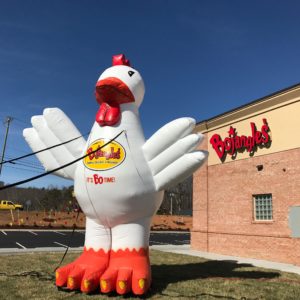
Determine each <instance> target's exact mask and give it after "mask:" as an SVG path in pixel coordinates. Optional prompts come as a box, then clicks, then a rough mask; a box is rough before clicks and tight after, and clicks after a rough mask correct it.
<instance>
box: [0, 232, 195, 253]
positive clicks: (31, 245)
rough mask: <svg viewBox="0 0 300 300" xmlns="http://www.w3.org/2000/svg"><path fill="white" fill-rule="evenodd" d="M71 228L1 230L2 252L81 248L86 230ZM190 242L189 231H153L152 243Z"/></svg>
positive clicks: (0, 251)
mask: <svg viewBox="0 0 300 300" xmlns="http://www.w3.org/2000/svg"><path fill="white" fill-rule="evenodd" d="M71 233H72V231H70V230H64V231H63V230H57V231H56V230H0V253H3V252H7V251H12V250H13V252H14V253H15V252H17V251H18V250H27V249H28V250H33V249H54V250H59V249H62V250H63V249H65V248H66V247H67V246H68V245H69V246H70V247H71V248H80V247H83V245H84V237H85V231H84V230H80V231H77V230H76V231H75V232H74V234H73V237H72V238H71ZM189 243H190V233H189V232H172V231H159V232H151V234H150V245H184V244H189Z"/></svg>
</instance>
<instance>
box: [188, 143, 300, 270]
mask: <svg viewBox="0 0 300 300" xmlns="http://www.w3.org/2000/svg"><path fill="white" fill-rule="evenodd" d="M203 145H204V146H202V149H203V148H204V149H205V148H206V149H207V140H205V141H204V142H203ZM258 151H259V150H258ZM257 165H263V170H262V171H258V170H257V168H256V166H257ZM266 193H272V197H273V221H256V222H255V221H254V217H253V197H252V195H253V194H266ZM293 205H300V149H293V150H289V151H283V152H278V153H275V154H269V155H264V156H259V157H255V156H254V157H251V158H249V159H244V160H239V161H233V162H230V163H226V164H219V165H213V166H207V164H206V165H204V166H203V167H202V168H201V169H200V170H199V171H197V172H196V173H195V174H194V184H193V230H192V235H191V246H192V248H193V249H198V250H202V251H209V252H214V253H221V254H227V255H237V256H244V257H252V258H259V259H267V260H273V261H278V262H286V263H293V264H297V265H300V239H299V238H292V237H291V230H290V228H289V226H288V213H289V207H290V206H293Z"/></svg>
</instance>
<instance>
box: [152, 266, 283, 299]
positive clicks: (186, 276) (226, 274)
mask: <svg viewBox="0 0 300 300" xmlns="http://www.w3.org/2000/svg"><path fill="white" fill-rule="evenodd" d="M251 267H252V268H254V267H253V265H251V264H239V263H237V262H236V261H231V260H227V261H206V262H199V263H189V264H177V265H152V277H153V278H152V279H153V284H152V287H151V291H150V293H151V295H155V294H163V291H164V290H165V289H166V287H167V286H168V284H170V283H178V282H183V281H187V280H197V279H224V280H226V279H227V280H230V279H235V280H245V279H257V280H266V279H272V278H278V277H280V273H277V272H268V271H265V272H264V271H257V270H255V269H254V270H253V271H252V270H238V269H239V268H251ZM210 296H216V295H210ZM228 299H234V298H231V297H229V298H228Z"/></svg>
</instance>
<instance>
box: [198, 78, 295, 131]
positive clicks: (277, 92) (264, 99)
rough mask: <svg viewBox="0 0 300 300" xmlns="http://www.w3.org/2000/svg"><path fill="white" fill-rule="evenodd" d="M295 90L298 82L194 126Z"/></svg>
mask: <svg viewBox="0 0 300 300" xmlns="http://www.w3.org/2000/svg"><path fill="white" fill-rule="evenodd" d="M296 88H300V82H299V83H297V84H294V85H292V86H289V87H287V88H284V89H281V90H278V91H276V92H274V93H272V94H269V95H267V96H264V97H261V98H258V99H256V100H253V101H251V102H248V103H246V104H243V105H241V106H238V107H236V108H233V109H230V110H228V111H226V112H224V113H221V114H218V115H216V116H214V117H211V118H209V119H205V120H202V121H198V122H197V123H196V126H199V125H201V124H202V123H205V124H206V123H208V122H211V121H213V120H217V119H219V118H221V117H224V116H226V115H229V114H231V113H234V112H238V111H240V110H242V109H245V108H247V107H251V106H253V105H255V104H258V103H261V102H264V101H267V100H269V99H270V98H272V97H274V96H279V95H280V94H283V93H286V92H288V91H292V90H294V89H296Z"/></svg>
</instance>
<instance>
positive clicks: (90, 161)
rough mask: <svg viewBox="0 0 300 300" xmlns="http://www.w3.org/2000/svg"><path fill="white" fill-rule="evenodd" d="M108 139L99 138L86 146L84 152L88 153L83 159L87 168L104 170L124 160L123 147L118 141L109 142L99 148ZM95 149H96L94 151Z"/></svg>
mask: <svg viewBox="0 0 300 300" xmlns="http://www.w3.org/2000/svg"><path fill="white" fill-rule="evenodd" d="M108 141H109V140H108V139H99V140H97V141H95V142H93V143H92V144H91V145H90V146H89V147H88V149H87V151H86V154H89V155H88V156H87V157H85V158H84V160H83V163H84V165H85V166H86V167H87V168H89V169H91V170H96V171H105V170H109V169H112V168H115V167H117V166H119V165H120V164H121V163H122V162H123V161H124V160H125V157H126V152H125V149H124V148H123V146H122V145H121V144H119V143H118V142H116V141H114V142H110V143H109V144H107V145H106V146H105V147H103V148H101V147H102V146H103V145H105V144H106V143H107V142H108ZM97 149H98V151H96V152H94V151H95V150H97Z"/></svg>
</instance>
